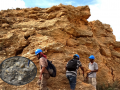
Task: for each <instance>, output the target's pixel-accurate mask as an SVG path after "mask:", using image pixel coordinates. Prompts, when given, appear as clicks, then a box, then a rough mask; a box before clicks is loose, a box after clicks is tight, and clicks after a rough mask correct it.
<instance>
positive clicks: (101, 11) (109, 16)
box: [88, 0, 120, 41]
mask: <svg viewBox="0 0 120 90" xmlns="http://www.w3.org/2000/svg"><path fill="white" fill-rule="evenodd" d="M97 2H98V3H97V4H95V5H89V7H90V12H91V17H90V18H89V19H88V21H93V20H100V21H101V22H102V23H106V24H109V25H110V26H111V28H112V29H113V34H114V35H115V36H116V40H117V41H120V24H119V23H120V0H97Z"/></svg>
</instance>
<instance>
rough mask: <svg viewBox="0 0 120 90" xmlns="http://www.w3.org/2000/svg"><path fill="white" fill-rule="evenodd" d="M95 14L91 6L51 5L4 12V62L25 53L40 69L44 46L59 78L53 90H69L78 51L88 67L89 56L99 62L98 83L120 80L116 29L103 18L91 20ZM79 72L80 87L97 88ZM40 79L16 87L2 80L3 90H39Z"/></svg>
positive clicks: (0, 47)
mask: <svg viewBox="0 0 120 90" xmlns="http://www.w3.org/2000/svg"><path fill="white" fill-rule="evenodd" d="M90 16H91V14H90V9H89V7H88V6H78V7H74V6H71V5H62V4H60V5H58V6H53V7H51V8H44V9H43V8H38V7H35V8H26V9H18V8H17V9H16V10H4V11H0V63H1V62H2V61H3V60H5V59H6V58H8V57H12V56H23V57H27V58H29V59H31V60H32V61H33V62H34V63H35V64H36V66H37V68H38V71H39V62H38V60H37V58H36V56H35V54H34V52H35V50H36V49H37V48H40V49H42V50H43V51H44V53H45V54H46V55H47V58H48V59H49V60H51V61H53V64H54V65H55V66H56V68H57V77H56V78H50V80H49V84H48V86H49V88H50V89H51V90H69V88H70V86H69V83H68V80H67V79H66V76H65V69H64V67H65V65H66V63H67V61H69V60H70V59H71V58H72V56H73V55H74V54H79V55H80V57H81V58H80V61H81V62H82V65H83V67H84V68H85V70H87V69H88V63H89V59H88V57H89V56H90V55H91V54H93V55H94V56H95V62H97V63H98V66H99V72H98V73H97V82H98V83H113V82H114V81H115V80H116V79H117V80H119V79H120V70H119V69H120V42H116V39H115V36H114V35H113V33H112V32H113V30H112V28H111V27H110V25H108V24H103V23H102V22H100V21H99V20H96V21H92V22H88V21H87V19H88V18H89V17H90ZM80 72H81V75H78V77H77V78H78V79H77V86H76V90H94V88H93V87H92V86H91V85H89V84H86V83H84V82H83V80H84V79H83V77H82V71H80ZM38 79H39V72H38V73H37V76H36V78H35V79H34V80H33V81H32V82H30V83H29V84H26V85H23V86H12V85H8V84H7V83H5V82H3V81H2V80H0V88H1V89H2V90H3V89H4V90H16V88H18V89H17V90H38V88H39V87H38V86H37V85H36V81H37V80H38Z"/></svg>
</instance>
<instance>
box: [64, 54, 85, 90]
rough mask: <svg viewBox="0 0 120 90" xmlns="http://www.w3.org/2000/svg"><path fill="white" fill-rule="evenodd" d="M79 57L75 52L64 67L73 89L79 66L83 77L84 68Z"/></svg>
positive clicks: (73, 89)
mask: <svg viewBox="0 0 120 90" xmlns="http://www.w3.org/2000/svg"><path fill="white" fill-rule="evenodd" d="M79 59H80V56H79V55H78V54H75V55H74V56H73V59H71V60H70V61H68V63H67V65H66V67H65V69H66V77H67V79H68V80H69V84H70V88H71V90H75V86H76V77H77V70H78V69H79V67H80V68H81V70H82V71H83V77H84V69H83V67H82V64H81V62H80V60H79Z"/></svg>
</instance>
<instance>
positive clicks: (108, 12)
mask: <svg viewBox="0 0 120 90" xmlns="http://www.w3.org/2000/svg"><path fill="white" fill-rule="evenodd" d="M60 3H62V4H64V5H72V6H75V7H77V6H85V5H88V6H89V8H90V13H91V16H90V17H89V19H88V21H94V20H100V21H101V22H102V23H104V24H109V25H110V26H111V28H112V29H113V34H114V35H115V36H116V40H117V41H120V24H119V23H120V0H0V10H6V9H13V8H16V7H19V8H31V7H40V8H49V7H51V6H53V5H59V4H60Z"/></svg>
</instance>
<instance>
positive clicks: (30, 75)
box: [0, 56, 37, 86]
mask: <svg viewBox="0 0 120 90" xmlns="http://www.w3.org/2000/svg"><path fill="white" fill-rule="evenodd" d="M36 74H37V68H36V65H35V64H34V63H33V62H32V61H31V60H29V59H28V58H25V57H21V56H14V57H10V58H7V59H5V60H4V61H3V62H2V63H1V64H0V77H1V79H2V80H3V81H5V82H6V83H8V84H11V85H17V86H18V85H24V84H27V83H29V82H31V81H32V80H33V79H34V78H35V76H36Z"/></svg>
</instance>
